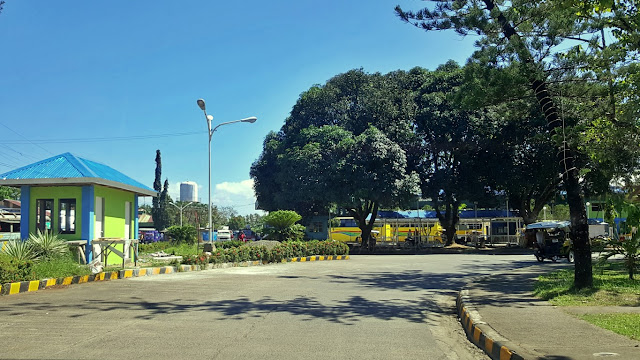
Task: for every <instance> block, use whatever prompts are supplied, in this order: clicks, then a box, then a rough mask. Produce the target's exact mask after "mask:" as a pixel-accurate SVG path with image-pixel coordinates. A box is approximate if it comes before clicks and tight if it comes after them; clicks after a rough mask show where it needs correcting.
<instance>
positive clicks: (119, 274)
mask: <svg viewBox="0 0 640 360" xmlns="http://www.w3.org/2000/svg"><path fill="white" fill-rule="evenodd" d="M321 260H349V255H317V256H307V257H296V258H290V259H283V261H282V262H305V261H321ZM257 265H262V261H244V262H239V263H224V264H207V265H179V266H162V267H150V268H140V269H124V270H118V271H110V272H101V273H98V274H94V275H82V276H68V277H63V278H57V279H44V280H32V281H20V282H13V283H7V284H2V289H0V295H15V294H20V293H25V292H33V291H38V290H43V289H46V288H50V287H53V286H59V285H73V284H83V283H88V282H96V281H106V280H116V279H128V278H132V277H139V276H150V275H160V274H171V273H175V272H184V271H199V270H209V269H218V268H228V267H238V266H257Z"/></svg>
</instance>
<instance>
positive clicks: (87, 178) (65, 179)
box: [0, 153, 157, 196]
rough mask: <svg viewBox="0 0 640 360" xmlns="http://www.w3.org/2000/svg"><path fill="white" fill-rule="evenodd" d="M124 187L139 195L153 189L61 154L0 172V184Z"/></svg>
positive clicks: (108, 169)
mask: <svg viewBox="0 0 640 360" xmlns="http://www.w3.org/2000/svg"><path fill="white" fill-rule="evenodd" d="M87 184H96V185H104V186H108V187H113V188H117V189H123V190H128V191H131V192H134V193H136V194H139V195H146V196H156V195H157V192H156V191H154V190H152V189H151V188H149V187H147V186H145V185H143V184H142V183H140V182H138V181H136V180H134V179H132V178H130V177H128V176H127V175H124V174H123V173H121V172H119V171H117V170H115V169H113V168H111V167H109V166H107V165H104V164H101V163H98V162H95V161H91V160H87V159H83V158H80V157H77V156H75V155H73V154H71V153H64V154H60V155H56V156H53V157H50V158H48V159H45V160H42V161H38V162H36V163H33V164H30V165H26V166H23V167H21V168H18V169H15V170H11V171H8V172H6V173H4V174H0V185H8V186H21V185H48V186H53V185H87Z"/></svg>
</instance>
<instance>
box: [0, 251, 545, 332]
mask: <svg viewBox="0 0 640 360" xmlns="http://www.w3.org/2000/svg"><path fill="white" fill-rule="evenodd" d="M420 256H424V258H425V261H429V256H430V255H420ZM518 268H533V269H535V270H536V271H539V272H541V273H542V272H543V270H544V271H549V270H553V268H552V267H543V266H540V265H538V264H536V263H535V262H534V261H533V260H532V261H527V260H523V261H514V262H511V263H505V264H500V265H496V264H489V263H483V262H482V261H472V262H470V263H469V264H465V265H464V271H460V272H443V273H431V272H427V271H424V270H420V269H405V270H404V271H401V272H390V271H389V272H387V271H379V272H373V273H367V274H353V275H330V274H329V275H314V276H290V275H286V276H280V278H282V279H283V281H287V280H292V281H293V280H299V279H303V280H309V281H314V280H319V279H321V278H323V277H324V278H325V279H324V280H325V281H329V282H331V283H333V284H336V286H343V287H345V288H347V289H350V291H352V294H351V296H349V297H347V298H346V299H345V300H338V301H331V302H330V303H322V302H321V301H320V300H319V299H318V298H317V297H315V296H303V295H299V296H297V297H295V298H293V299H285V300H283V299H276V298H273V297H268V296H265V297H262V298H260V299H257V300H256V299H250V298H249V297H246V296H239V297H229V298H225V299H221V300H216V301H204V302H201V303H194V301H193V299H190V298H188V297H186V296H184V295H182V296H176V297H175V298H173V299H170V300H164V301H159V300H158V301H156V300H153V296H149V297H144V298H143V297H135V296H130V297H126V296H125V297H123V298H118V299H83V300H82V301H81V305H78V303H70V304H58V303H56V304H45V303H38V302H36V301H31V302H29V301H26V302H23V303H21V304H20V306H19V307H17V306H15V305H8V304H0V314H2V315H4V316H13V315H22V314H25V313H27V312H30V311H61V313H68V315H65V316H68V317H70V318H82V317H86V316H89V317H90V316H93V314H94V313H95V312H101V313H102V314H109V313H110V312H122V311H123V310H125V311H131V312H130V314H131V315H132V317H133V318H136V319H143V320H151V319H156V318H158V317H161V316H166V315H176V314H185V313H194V312H195V313H198V312H203V313H204V312H206V313H217V314H218V315H219V316H221V317H224V318H227V319H234V320H243V319H248V318H252V317H263V316H266V315H267V314H269V313H273V312H281V313H288V314H290V315H293V316H298V317H301V318H303V319H304V320H314V319H322V320H326V321H330V322H335V323H341V324H346V325H354V324H357V323H358V322H359V321H361V320H362V319H380V320H390V319H404V320H405V321H409V322H416V323H417V322H423V321H424V318H425V315H424V312H425V311H426V312H432V313H434V312H435V313H442V314H451V313H452V311H453V309H452V308H442V307H440V306H439V305H438V304H437V303H436V302H434V301H433V296H434V294H440V295H445V296H451V297H455V296H456V295H457V293H458V291H459V290H460V289H462V288H463V287H465V286H467V284H469V282H472V283H473V282H482V284H483V286H488V287H489V288H490V289H491V290H492V291H495V296H494V295H492V296H491V297H487V298H486V301H487V302H491V303H493V304H495V305H496V306H512V305H513V306H518V304H517V302H516V301H515V299H514V301H512V300H511V299H510V298H509V294H513V293H514V292H515V293H517V294H525V293H527V292H528V291H529V288H528V287H527V286H525V285H524V283H523V280H524V278H523V277H522V276H521V275H519V274H515V273H514V274H508V275H507V276H500V277H496V278H494V277H492V276H491V275H487V274H496V273H503V272H509V271H513V270H514V269H518ZM480 276H484V277H485V278H484V280H482V279H481V278H480ZM473 279H475V280H473ZM497 283H499V284H501V285H500V286H495V287H494V285H495V284H497ZM345 285H346V286H345ZM285 286H286V284H285ZM363 288H365V289H376V290H379V292H376V293H375V294H376V295H375V298H374V297H367V296H366V295H364V294H371V292H370V291H367V292H363V291H361V289H363ZM390 290H393V291H394V292H393V294H394V295H393V297H392V298H386V299H385V298H383V299H381V297H383V295H381V293H380V292H382V293H384V292H385V291H390ZM25 300H26V299H25ZM74 309H75V310H77V311H73V310H74ZM62 310H64V311H62Z"/></svg>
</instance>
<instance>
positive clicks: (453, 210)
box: [434, 194, 460, 246]
mask: <svg viewBox="0 0 640 360" xmlns="http://www.w3.org/2000/svg"><path fill="white" fill-rule="evenodd" d="M434 198H435V199H437V197H434ZM435 205H436V206H435V209H436V216H437V217H438V221H440V225H441V226H442V227H443V228H444V230H445V236H446V238H447V239H446V240H445V243H444V245H445V246H449V245H451V244H453V243H454V242H455V240H456V237H457V236H456V225H458V220H459V216H458V207H459V206H460V204H459V203H458V201H454V200H453V197H452V196H451V195H448V194H447V195H445V211H444V215H443V214H442V212H441V211H440V204H439V202H438V201H437V200H436V202H435Z"/></svg>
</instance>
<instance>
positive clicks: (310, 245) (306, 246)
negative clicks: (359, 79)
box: [182, 240, 349, 265]
mask: <svg viewBox="0 0 640 360" xmlns="http://www.w3.org/2000/svg"><path fill="white" fill-rule="evenodd" d="M347 254H349V247H348V246H347V245H346V244H344V243H341V242H337V241H318V240H313V241H304V242H303V241H290V242H282V243H280V244H278V245H276V246H274V247H273V248H272V249H268V248H267V247H266V246H249V245H245V246H239V247H235V246H234V247H229V248H219V249H217V250H216V251H214V252H213V253H212V254H211V255H209V254H204V253H203V254H199V255H189V256H184V257H183V258H182V264H185V265H204V264H207V263H213V264H220V263H227V262H242V261H262V262H263V263H270V262H280V261H282V260H283V259H289V258H294V257H305V256H312V255H347Z"/></svg>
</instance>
